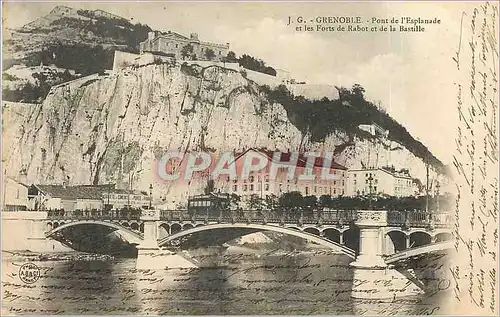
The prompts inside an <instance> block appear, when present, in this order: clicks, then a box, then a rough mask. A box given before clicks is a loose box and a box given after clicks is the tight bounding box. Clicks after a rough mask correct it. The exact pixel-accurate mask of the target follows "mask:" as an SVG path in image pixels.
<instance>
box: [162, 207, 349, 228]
mask: <svg viewBox="0 0 500 317" xmlns="http://www.w3.org/2000/svg"><path fill="white" fill-rule="evenodd" d="M355 219H356V211H354V210H353V211H345V210H335V211H326V212H313V213H309V214H304V213H290V214H278V213H275V212H271V211H269V210H233V211H224V212H221V213H219V215H217V214H211V213H206V214H202V213H198V214H194V213H189V212H188V211H187V210H162V211H161V212H160V220H163V221H180V222H183V221H186V222H189V221H193V222H232V223H236V222H245V223H279V224H298V225H300V224H316V225H322V224H325V225H329V224H341V225H342V224H346V225H347V224H349V223H351V222H352V221H354V220H355Z"/></svg>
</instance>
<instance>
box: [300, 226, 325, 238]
mask: <svg viewBox="0 0 500 317" xmlns="http://www.w3.org/2000/svg"><path fill="white" fill-rule="evenodd" d="M304 232H307V233H310V234H314V235H316V236H319V235H320V234H321V232H320V231H319V229H318V228H315V227H307V228H305V229H304Z"/></svg>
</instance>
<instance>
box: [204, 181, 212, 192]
mask: <svg viewBox="0 0 500 317" xmlns="http://www.w3.org/2000/svg"><path fill="white" fill-rule="evenodd" d="M214 190H215V182H214V180H213V179H209V180H208V182H207V186H205V188H204V192H205V195H208V194H210V193H213V192H214Z"/></svg>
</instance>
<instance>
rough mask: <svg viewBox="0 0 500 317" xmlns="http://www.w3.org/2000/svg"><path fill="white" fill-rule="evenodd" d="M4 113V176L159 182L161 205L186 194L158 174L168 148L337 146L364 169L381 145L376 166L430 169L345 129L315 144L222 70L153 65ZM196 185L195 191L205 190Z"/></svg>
mask: <svg viewBox="0 0 500 317" xmlns="http://www.w3.org/2000/svg"><path fill="white" fill-rule="evenodd" d="M4 115H5V118H4V126H5V129H6V130H5V131H4V141H3V142H4V150H6V152H5V153H4V162H5V165H4V166H5V168H6V169H7V175H8V176H12V177H14V178H16V179H19V180H21V181H24V182H26V183H28V184H31V183H62V182H63V181H69V183H70V184H90V183H94V184H104V183H108V182H113V183H115V182H116V183H117V184H119V186H122V187H127V186H128V184H129V179H130V182H131V183H132V187H133V188H135V189H142V190H146V189H147V188H148V187H149V184H151V183H152V184H153V186H154V189H155V190H154V197H155V199H160V198H165V197H168V199H169V200H175V199H178V200H177V201H180V200H182V199H183V197H185V195H186V194H187V193H186V188H181V187H177V186H171V184H166V183H163V182H161V181H160V180H159V179H158V177H157V176H156V174H155V173H156V172H155V160H157V159H159V158H160V157H161V156H162V155H164V154H165V153H166V152H167V151H169V150H174V151H180V152H184V151H215V152H221V151H233V150H235V151H240V150H242V149H245V148H249V147H266V148H268V149H272V150H274V149H279V150H282V151H286V150H297V149H298V148H299V147H300V148H302V149H306V150H309V149H311V150H317V149H319V150H328V151H332V150H333V149H334V148H336V147H339V146H340V147H339V148H338V149H337V150H338V152H339V153H338V161H339V163H341V164H345V165H346V166H347V167H359V165H357V164H358V162H362V161H364V162H365V163H364V164H366V162H368V161H370V162H374V158H373V155H376V154H374V151H372V150H371V149H370V148H371V147H373V148H376V147H379V151H378V153H379V154H378V155H379V161H383V160H386V161H388V162H389V160H390V161H391V162H396V164H394V163H392V164H394V165H395V167H396V168H398V167H405V168H410V171H411V172H412V173H413V170H415V172H418V173H417V174H418V175H419V176H420V177H422V173H421V172H422V168H423V167H424V165H423V163H422V161H421V160H419V159H417V158H416V157H414V156H413V155H412V154H411V153H409V152H408V151H407V150H406V149H404V148H398V147H397V144H388V145H386V146H383V145H381V144H380V142H375V143H371V142H370V141H361V140H354V142H352V141H353V140H352V138H348V137H347V136H346V135H343V134H342V133H339V134H337V135H331V136H329V137H328V138H327V140H326V141H325V142H324V143H321V144H319V143H311V142H310V141H309V140H308V138H307V136H302V134H301V133H300V131H299V130H297V128H296V127H295V126H294V125H292V124H291V123H290V122H289V120H288V119H287V115H286V112H285V110H284V109H283V107H282V106H281V105H280V104H272V105H271V104H269V103H268V102H266V100H265V98H264V97H263V95H262V94H260V93H259V90H258V86H257V85H256V84H255V83H253V82H251V81H249V80H247V79H246V78H245V77H244V76H242V74H240V73H239V72H235V71H233V70H228V69H224V68H221V67H215V66H211V67H206V68H202V67H199V66H192V67H181V66H175V65H168V64H151V65H147V66H144V67H139V68H136V69H126V70H124V71H121V72H118V73H115V74H108V75H102V76H98V75H93V76H89V77H85V78H82V79H79V80H75V81H72V82H68V83H65V84H62V85H59V86H56V87H53V88H52V90H51V92H50V93H49V95H48V96H47V98H46V99H45V100H44V102H43V103H42V104H40V105H19V104H4ZM369 149H370V150H369ZM368 157H370V158H368ZM379 163H380V162H379ZM382 165H384V164H379V166H382ZM385 165H387V164H385ZM398 165H400V166H398ZM424 170H425V168H424ZM413 174H415V173H413ZM424 175H425V174H424ZM189 186H190V188H189V189H188V190H187V192H189V193H190V194H193V193H195V192H197V191H199V190H200V188H201V186H204V184H194V182H193V184H190V185H189ZM172 197H177V198H172Z"/></svg>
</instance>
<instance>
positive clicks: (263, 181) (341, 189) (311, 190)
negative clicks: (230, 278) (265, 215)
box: [216, 149, 347, 201]
mask: <svg viewBox="0 0 500 317" xmlns="http://www.w3.org/2000/svg"><path fill="white" fill-rule="evenodd" d="M249 152H251V153H252V154H253V155H258V156H260V157H261V159H262V160H265V161H267V165H266V167H265V168H263V169H261V170H260V171H257V172H252V173H250V174H249V176H248V179H243V178H242V177H238V178H237V179H230V178H229V177H228V176H227V177H225V178H224V179H222V180H219V181H218V183H217V185H216V187H217V188H218V189H220V190H221V192H225V193H229V194H236V195H238V196H240V198H241V200H242V201H248V200H249V199H250V197H251V196H252V195H256V196H258V197H260V198H262V199H265V198H266V196H271V195H274V196H276V197H280V196H281V195H282V194H284V193H288V192H294V191H298V192H300V193H301V194H302V195H303V196H316V197H318V198H319V197H321V196H322V195H329V196H334V197H336V196H341V195H344V194H345V178H346V176H347V168H345V167H344V166H342V165H340V164H338V163H336V162H334V161H332V162H331V166H329V167H327V170H328V173H329V174H330V175H333V179H322V177H321V173H322V171H323V164H324V160H323V159H322V158H316V159H315V161H314V164H313V166H312V174H313V175H315V177H314V179H313V180H307V181H306V180H302V179H300V175H303V174H304V173H305V170H306V159H305V157H304V156H302V155H299V156H298V159H297V162H296V164H294V162H293V163H291V162H290V158H291V153H281V158H280V159H279V160H276V159H275V158H274V157H273V152H270V151H267V150H256V149H250V150H247V151H245V152H243V153H241V154H238V155H235V161H234V162H233V163H232V164H235V165H236V166H237V167H236V169H237V170H238V169H241V166H242V164H243V162H244V160H245V156H246V155H247V154H248V153H249ZM273 162H274V163H277V164H280V165H282V166H284V168H280V169H278V170H277V172H276V177H275V178H274V179H272V177H271V164H272V163H273ZM289 169H293V170H294V173H293V177H291V178H290V177H288V173H289ZM238 175H241V173H240V172H238Z"/></svg>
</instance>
